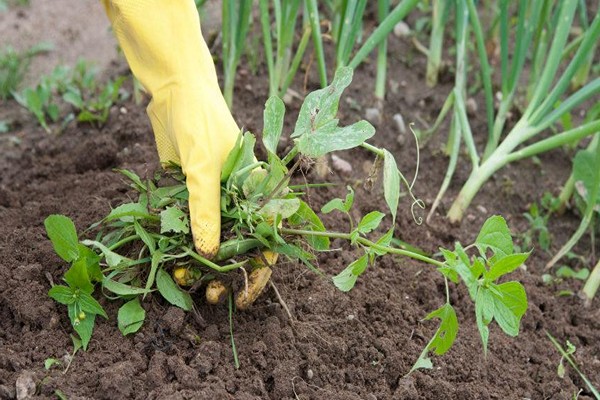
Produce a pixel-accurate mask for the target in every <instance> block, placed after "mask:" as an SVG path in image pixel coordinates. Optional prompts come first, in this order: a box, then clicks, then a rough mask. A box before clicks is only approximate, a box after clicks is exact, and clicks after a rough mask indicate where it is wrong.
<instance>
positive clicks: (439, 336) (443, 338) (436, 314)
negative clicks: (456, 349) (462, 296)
mask: <svg viewBox="0 0 600 400" xmlns="http://www.w3.org/2000/svg"><path fill="white" fill-rule="evenodd" d="M433 318H439V319H440V320H441V322H440V327H439V328H438V330H437V331H436V332H435V335H434V336H433V338H431V340H430V341H429V343H428V344H427V347H425V349H423V352H422V353H421V355H420V356H419V358H418V359H417V361H416V362H415V365H413V367H412V368H411V370H410V372H413V371H415V370H417V369H420V368H426V369H431V368H432V367H433V365H432V363H431V359H430V358H429V355H428V354H429V352H431V351H433V352H434V353H435V354H437V355H438V356H440V355H442V354H444V353H446V352H447V351H448V350H450V348H451V347H452V344H454V340H455V339H456V334H457V333H458V319H457V318H456V312H455V311H454V308H453V307H452V306H451V305H450V304H449V303H446V304H444V305H443V306H441V307H440V308H438V309H437V310H435V311H433V312H431V313H429V315H427V316H426V317H425V320H430V319H433Z"/></svg>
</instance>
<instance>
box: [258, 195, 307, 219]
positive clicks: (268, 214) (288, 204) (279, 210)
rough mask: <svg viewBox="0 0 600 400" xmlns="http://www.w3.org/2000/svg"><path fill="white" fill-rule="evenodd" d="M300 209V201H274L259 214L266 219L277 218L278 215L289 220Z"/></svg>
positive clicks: (293, 199)
mask: <svg viewBox="0 0 600 400" xmlns="http://www.w3.org/2000/svg"><path fill="white" fill-rule="evenodd" d="M299 208H300V199H298V198H292V199H272V200H270V201H269V202H268V203H267V204H265V205H264V206H263V208H261V209H260V210H259V211H258V213H259V214H260V215H262V216H263V217H265V218H275V217H277V216H278V215H280V216H281V218H283V219H287V218H289V217H291V216H292V215H294V214H295V213H296V212H297V211H298V209H299Z"/></svg>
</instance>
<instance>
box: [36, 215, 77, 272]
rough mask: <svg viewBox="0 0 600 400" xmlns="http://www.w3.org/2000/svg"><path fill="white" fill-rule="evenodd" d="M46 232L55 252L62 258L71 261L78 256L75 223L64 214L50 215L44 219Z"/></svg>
mask: <svg viewBox="0 0 600 400" xmlns="http://www.w3.org/2000/svg"><path fill="white" fill-rule="evenodd" d="M44 226H45V227H46V233H47V234H48V237H49V238H50V240H51V241H52V246H53V247H54V251H55V252H56V254H58V255H59V256H60V258H62V259H63V260H65V261H67V262H71V261H73V260H76V259H77V257H79V248H78V245H79V240H78V239H77V231H76V230H75V224H73V221H71V219H70V218H68V217H65V216H64V215H57V214H54V215H50V216H49V217H48V218H46V220H45V221H44Z"/></svg>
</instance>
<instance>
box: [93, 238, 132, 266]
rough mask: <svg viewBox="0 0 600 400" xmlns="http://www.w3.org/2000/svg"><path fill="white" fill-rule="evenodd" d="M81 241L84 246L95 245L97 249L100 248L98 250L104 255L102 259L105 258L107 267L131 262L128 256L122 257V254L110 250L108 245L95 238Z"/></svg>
mask: <svg viewBox="0 0 600 400" xmlns="http://www.w3.org/2000/svg"><path fill="white" fill-rule="evenodd" d="M81 243H83V244H84V245H86V246H94V247H97V248H98V249H100V251H101V252H102V254H103V255H104V259H105V260H106V263H107V264H108V266H109V267H112V268H115V267H118V266H119V265H121V264H129V263H131V262H132V260H130V259H129V258H127V257H123V256H121V255H119V254H117V253H115V252H114V251H112V250H110V249H109V248H108V247H106V246H105V245H103V244H102V243H100V242H97V241H95V240H84V241H82V242H81Z"/></svg>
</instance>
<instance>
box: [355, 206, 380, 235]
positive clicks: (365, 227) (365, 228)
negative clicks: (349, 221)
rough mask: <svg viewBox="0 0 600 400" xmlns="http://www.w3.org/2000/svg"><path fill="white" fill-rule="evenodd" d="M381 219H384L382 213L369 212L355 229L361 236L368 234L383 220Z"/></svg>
mask: <svg viewBox="0 0 600 400" xmlns="http://www.w3.org/2000/svg"><path fill="white" fill-rule="evenodd" d="M383 217H385V214H384V213H382V212H379V211H371V212H370V213H368V214H367V215H365V216H364V217H363V219H361V220H360V222H359V223H358V226H357V227H356V229H357V230H358V231H359V232H360V233H362V234H366V233H369V232H371V231H373V230H375V229H377V227H378V226H379V224H380V223H381V221H382V220H383Z"/></svg>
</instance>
